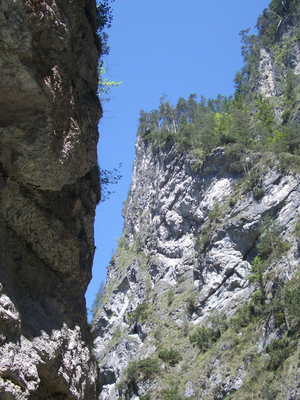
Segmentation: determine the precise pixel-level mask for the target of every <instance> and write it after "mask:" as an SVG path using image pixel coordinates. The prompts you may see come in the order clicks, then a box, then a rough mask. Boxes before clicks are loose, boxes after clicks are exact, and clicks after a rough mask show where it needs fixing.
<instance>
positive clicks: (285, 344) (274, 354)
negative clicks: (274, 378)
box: [266, 339, 291, 371]
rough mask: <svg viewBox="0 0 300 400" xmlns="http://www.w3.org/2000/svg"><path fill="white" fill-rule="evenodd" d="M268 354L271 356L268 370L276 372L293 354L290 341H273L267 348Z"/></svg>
mask: <svg viewBox="0 0 300 400" xmlns="http://www.w3.org/2000/svg"><path fill="white" fill-rule="evenodd" d="M266 352H267V353H268V354H269V356H270V360H269V362H268V367H267V368H268V369H269V370H271V371H275V370H276V369H278V368H279V367H280V366H281V365H282V364H283V362H284V361H285V360H286V359H287V358H288V357H289V355H290V353H291V348H290V341H289V340H287V339H280V340H273V341H272V342H271V343H270V344H268V346H267V347H266Z"/></svg>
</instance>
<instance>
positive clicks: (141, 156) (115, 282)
mask: <svg viewBox="0 0 300 400" xmlns="http://www.w3.org/2000/svg"><path fill="white" fill-rule="evenodd" d="M268 157H269V158H268ZM268 157H266V156H264V157H263V158H260V156H259V155H255V156H254V155H253V154H252V155H250V154H249V156H245V157H244V158H243V159H241V160H240V161H238V162H234V159H233V158H232V157H230V156H229V155H226V154H225V151H224V149H222V148H217V149H215V150H214V151H213V152H212V153H211V154H210V155H209V156H208V157H207V158H206V159H205V160H204V161H203V163H202V165H197V164H195V162H194V161H193V159H191V158H189V157H187V155H186V153H184V152H183V153H182V152H180V151H179V150H177V149H176V147H175V146H173V145H172V142H167V143H166V145H165V146H164V147H161V148H154V147H153V146H152V144H151V143H147V142H146V143H145V142H143V141H142V140H141V139H140V138H138V140H137V144H136V158H135V163H134V167H133V178H132V184H131V188H130V193H129V196H128V199H127V202H126V205H125V207H124V210H123V215H124V217H125V222H124V229H123V235H122V237H121V239H120V243H119V247H118V249H117V251H116V253H115V255H114V256H113V257H112V260H111V263H110V265H109V268H108V281H107V284H106V289H105V292H104V297H103V305H102V307H101V309H100V311H99V313H98V314H97V316H96V318H95V320H94V321H93V323H94V335H95V342H94V345H95V350H96V354H97V358H98V361H99V365H100V384H101V386H102V392H101V395H100V399H119V398H126V399H138V398H142V397H141V396H143V395H145V394H147V395H149V396H150V395H151V397H147V398H151V399H152V398H153V399H154V398H155V399H160V398H164V397H160V396H161V393H163V390H164V389H166V388H167V386H166V381H169V382H170V380H171V382H172V381H173V385H176V384H178V383H179V382H185V381H186V385H185V388H184V389H183V388H182V396H183V397H184V398H189V397H192V398H209V399H210V398H212V399H219V398H220V399H221V398H224V397H226V396H227V395H228V394H230V393H233V392H235V391H237V390H238V389H239V388H240V387H241V386H242V384H243V382H244V380H245V378H246V376H247V365H248V364H247V363H248V361H247V357H248V355H247V357H246V356H245V357H244V360H241V359H240V357H237V358H236V359H235V363H236V364H235V365H229V364H230V363H229V362H228V361H226V362H225V361H222V358H221V356H218V357H215V359H211V360H209V359H206V360H205V363H204V365H200V364H197V363H198V361H197V360H198V359H197V354H198V353H197V350H196V349H195V348H194V347H193V346H191V344H190V343H189V340H188V338H187V335H188V333H190V332H191V331H192V329H193V326H196V327H197V326H199V324H200V325H201V323H202V322H203V321H205V320H207V319H209V318H211V316H212V315H213V316H214V318H219V319H220V318H221V319H226V318H227V317H228V318H230V317H231V316H232V315H233V314H234V312H235V311H236V309H237V307H238V306H239V305H240V304H242V303H243V302H244V301H247V300H249V299H250V295H251V293H253V291H254V290H255V287H254V286H253V285H252V286H249V284H248V281H247V279H246V277H247V275H248V274H249V269H250V262H251V261H252V260H253V258H254V256H255V255H256V254H257V247H256V245H257V239H258V236H259V225H260V223H261V221H262V219H263V217H264V216H266V215H271V216H272V218H273V219H274V220H276V221H277V222H278V223H279V224H280V225H281V226H282V227H283V229H284V231H283V238H284V239H286V240H288V241H289V242H290V243H291V247H290V249H289V252H288V254H287V257H282V259H281V260H280V262H279V263H278V269H279V270H280V272H279V274H280V276H281V277H282V279H283V280H285V281H288V280H289V279H290V278H291V277H292V276H293V274H294V273H295V271H296V270H297V265H298V262H299V252H298V247H297V243H296V240H295V238H294V236H293V234H292V233H293V231H294V228H295V224H296V222H297V220H298V212H299V206H300V196H299V195H300V178H299V176H296V175H295V174H293V173H286V172H284V171H283V170H281V168H280V167H279V165H278V164H277V161H276V158H275V157H274V156H271V155H269V156H268ZM254 164H255V165H254ZM250 170H251V171H252V172H251V173H250ZM255 171H256V172H255ZM250 174H251V176H252V177H253V176H256V178H255V179H256V180H254V181H253V180H252V181H251V179H250V178H249V177H250ZM145 304H146V305H147V306H146V308H145V311H144V314H143V311H142V309H141V305H145ZM138 306H139V307H140V308H138ZM136 310H140V312H139V314H137V311H136ZM267 328H268V327H265V328H264V329H265V331H264V332H265V333H264V334H261V335H260V336H259V338H260V339H259V340H260V347H261V351H262V349H264V348H265V346H266V344H267V343H268V340H270V335H271V333H270V329H269V330H268V329H267ZM273 328H274V327H273ZM267 331H268V332H267ZM271 331H272V332H273V333H272V335H275V336H276V329H275V328H274V329H273V330H272V329H271ZM266 332H267V333H266ZM229 341H230V340H229ZM170 346H172V347H173V348H174V349H177V350H179V351H180V353H181V354H182V357H183V361H182V362H181V363H180V364H179V365H178V366H176V367H175V366H173V367H172V368H171V370H172V371H171V372H170V370H168V369H167V370H166V371H165V368H166V366H165V365H162V366H161V368H162V371H161V376H158V377H157V376H156V378H155V379H148V380H147V379H146V380H145V379H143V376H142V375H141V373H140V375H139V378H136V379H135V380H133V381H131V383H130V381H129V386H126V382H127V383H128V380H127V381H126V376H127V375H126V370H127V369H128V365H129V362H130V361H132V360H137V362H138V360H143V359H146V358H149V357H150V358H153V359H154V358H155V357H157V354H158V352H159V350H161V349H162V348H167V349H169V348H170ZM222 346H223V350H222V349H221V350H220V351H221V353H222V352H223V353H224V351H225V350H226V349H228V348H230V347H232V343H231V341H230V343H227V342H226V343H225V342H224V343H223V344H222ZM249 351H250V353H251V352H252V353H251V354H252V356H253V354H255V351H256V352H257V354H258V352H259V351H258V347H257V349H256V350H255V351H254V350H253V349H250V350H249ZM249 357H250V356H249ZM253 357H254V356H253ZM201 368H202V369H203V370H202V369H201ZM199 370H201V373H197V371H199ZM164 373H166V374H167V375H166V376H167V377H168V378H163V376H164ZM124 382H125V383H124ZM130 385H131V386H130ZM132 385H133V386H132ZM122 396H123V397H122ZM152 396H153V397H152ZM193 396H196V397H193ZM218 396H219V397H218ZM166 398H167V397H166ZM174 398H177V397H174ZM180 398H181V397H180ZM281 398H292V397H281Z"/></svg>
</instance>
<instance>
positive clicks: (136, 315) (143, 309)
mask: <svg viewBox="0 0 300 400" xmlns="http://www.w3.org/2000/svg"><path fill="white" fill-rule="evenodd" d="M148 308H149V304H147V303H141V304H139V305H138V306H137V308H136V309H135V310H134V311H132V312H131V313H129V314H128V316H127V319H128V322H129V323H130V324H133V323H136V322H138V321H144V320H145V319H147V318H148V312H147V309H148Z"/></svg>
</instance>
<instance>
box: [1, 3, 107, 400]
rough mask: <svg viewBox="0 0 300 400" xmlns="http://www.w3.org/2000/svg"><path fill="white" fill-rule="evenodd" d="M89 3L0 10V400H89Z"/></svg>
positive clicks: (92, 88) (92, 109)
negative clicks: (87, 291)
mask: <svg viewBox="0 0 300 400" xmlns="http://www.w3.org/2000/svg"><path fill="white" fill-rule="evenodd" d="M95 12H96V9H95V3H94V1H90V0H87V1H83V0H75V1H72V2H66V1H61V0H50V1H33V0H28V1H26V2H25V1H21V0H14V1H6V0H4V1H1V3H0V54H1V56H0V248H1V254H0V287H1V290H0V398H1V400H2V399H3V400H12V399H16V400H26V399H29V398H30V399H31V400H35V399H52V398H55V399H69V400H71V399H89V400H90V399H91V400H92V399H95V398H96V377H97V368H96V363H95V360H94V357H93V354H92V348H91V339H90V335H89V330H88V326H87V321H86V306H85V299H84V294H85V291H86V288H87V285H88V283H89V281H90V278H91V266H92V260H93V254H94V237H93V223H94V210H95V206H96V200H97V195H98V194H97V193H96V191H95V184H94V183H93V182H92V181H91V176H90V174H89V171H90V170H91V168H92V167H93V166H94V165H95V164H96V161H97V155H96V144H97V141H98V130H97V123H98V119H99V117H100V115H101V108H100V105H99V101H98V99H97V97H96V92H97V80H98V78H97V62H98V55H99V48H97V47H98V44H97V43H96V35H95V30H96V21H95Z"/></svg>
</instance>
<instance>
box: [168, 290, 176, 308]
mask: <svg viewBox="0 0 300 400" xmlns="http://www.w3.org/2000/svg"><path fill="white" fill-rule="evenodd" d="M174 296H175V293H174V290H173V289H170V290H169V291H168V293H167V301H168V306H169V307H170V305H171V304H172V303H173V301H174Z"/></svg>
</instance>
